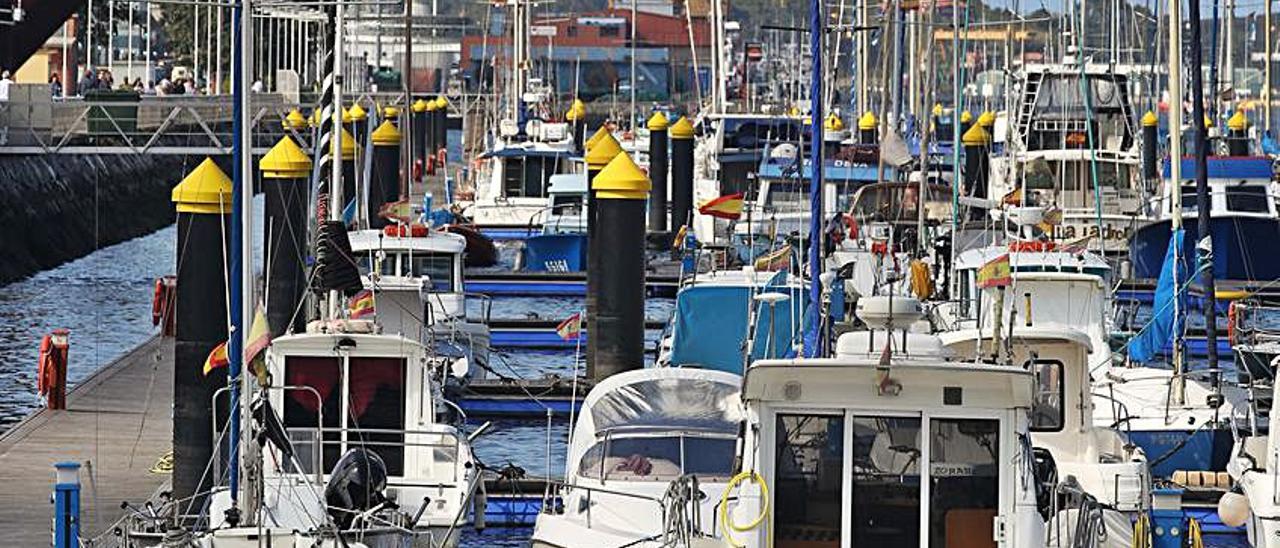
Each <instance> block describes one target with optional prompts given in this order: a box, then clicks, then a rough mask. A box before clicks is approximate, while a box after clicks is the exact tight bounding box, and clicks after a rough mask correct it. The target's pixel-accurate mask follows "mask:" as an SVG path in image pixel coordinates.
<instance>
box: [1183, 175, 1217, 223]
mask: <svg viewBox="0 0 1280 548" xmlns="http://www.w3.org/2000/svg"><path fill="white" fill-rule="evenodd" d="M1187 184H1189V185H1190V186H1187V185H1183V187H1182V213H1183V214H1184V215H1186V214H1194V213H1195V212H1196V204H1198V203H1199V202H1197V201H1196V182H1195V181H1187ZM1211 199H1212V198H1211Z"/></svg>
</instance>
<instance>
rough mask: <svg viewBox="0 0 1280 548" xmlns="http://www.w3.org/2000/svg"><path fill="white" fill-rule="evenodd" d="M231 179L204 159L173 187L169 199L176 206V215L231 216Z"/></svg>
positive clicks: (215, 165)
mask: <svg viewBox="0 0 1280 548" xmlns="http://www.w3.org/2000/svg"><path fill="white" fill-rule="evenodd" d="M233 188H234V187H233V186H232V185H231V178H230V177H227V174H226V173H223V172H222V169H221V168H219V167H218V164H215V163H213V159H212V158H205V159H204V161H203V162H200V165H198V166H196V168H195V169H193V170H191V173H190V174H188V175H187V177H186V178H185V179H183V180H182V182H181V183H178V186H175V187H173V193H172V194H171V195H170V198H171V199H172V200H173V203H175V204H177V206H176V207H177V210H178V213H204V214H213V215H217V214H225V215H230V214H231V198H232V196H231V193H232V191H233Z"/></svg>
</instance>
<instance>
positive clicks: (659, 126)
mask: <svg viewBox="0 0 1280 548" xmlns="http://www.w3.org/2000/svg"><path fill="white" fill-rule="evenodd" d="M645 125H646V126H647V127H648V128H649V131H665V130H666V129H667V128H668V127H670V126H671V123H670V122H668V121H667V117H666V116H663V115H662V113H661V112H654V113H653V116H650V117H649V121H648V122H646V123H645Z"/></svg>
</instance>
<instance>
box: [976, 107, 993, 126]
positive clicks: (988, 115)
mask: <svg viewBox="0 0 1280 548" xmlns="http://www.w3.org/2000/svg"><path fill="white" fill-rule="evenodd" d="M978 125H980V126H982V127H984V128H989V127H992V126H994V125H996V115H995V113H994V112H991V111H989V110H987V111H983V113H982V114H981V115H979V116H978Z"/></svg>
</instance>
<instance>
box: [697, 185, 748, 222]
mask: <svg viewBox="0 0 1280 548" xmlns="http://www.w3.org/2000/svg"><path fill="white" fill-rule="evenodd" d="M698 213H701V214H703V215H710V216H712V217H715V218H717V219H729V220H733V221H736V220H738V217H741V216H742V193H741V192H736V193H734V194H729V195H726V196H721V197H719V198H716V199H714V200H711V201H708V202H707V203H705V204H702V205H701V206H699V207H698Z"/></svg>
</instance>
